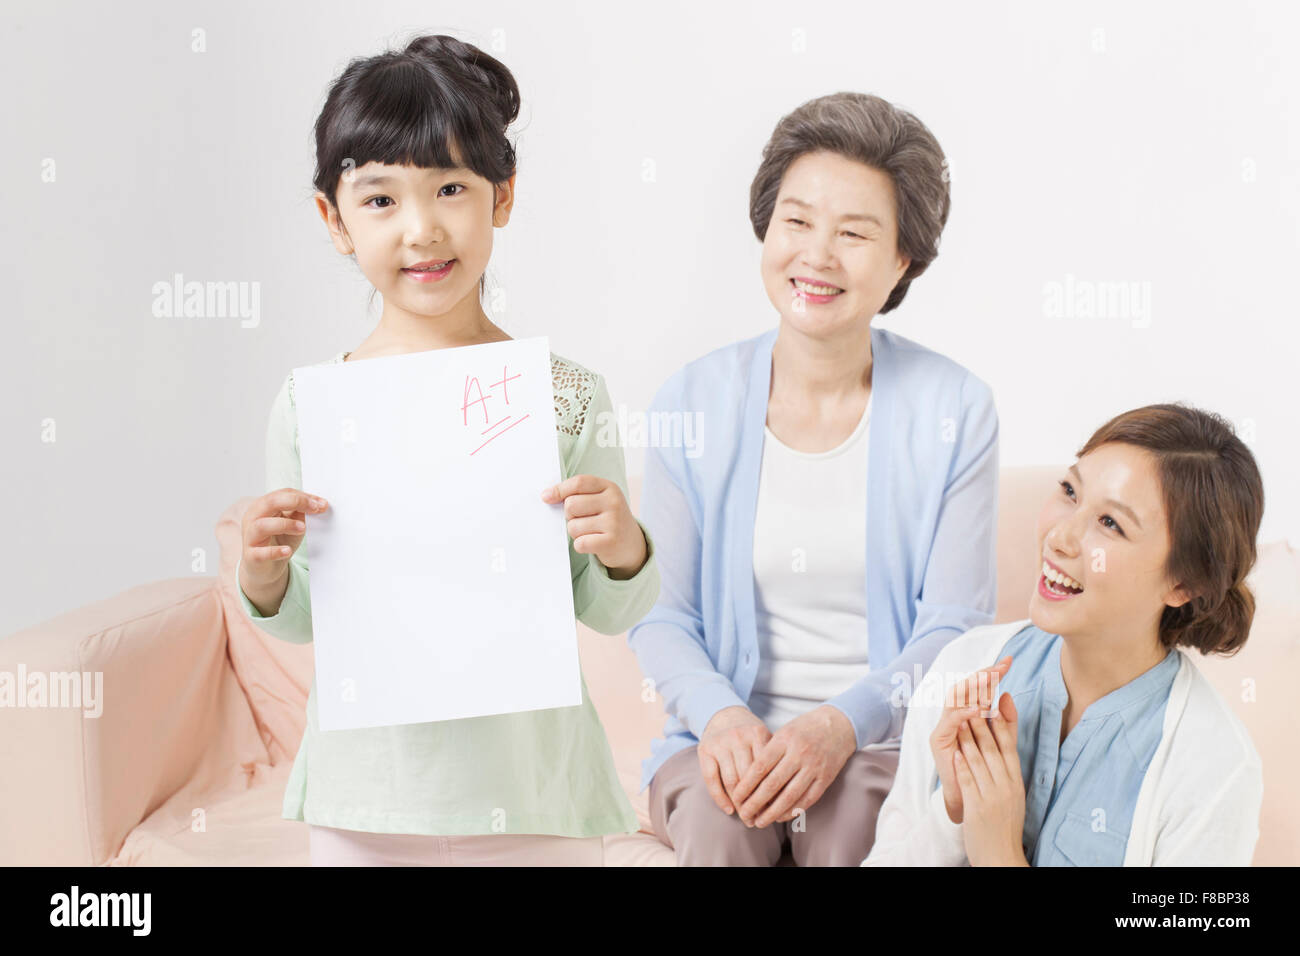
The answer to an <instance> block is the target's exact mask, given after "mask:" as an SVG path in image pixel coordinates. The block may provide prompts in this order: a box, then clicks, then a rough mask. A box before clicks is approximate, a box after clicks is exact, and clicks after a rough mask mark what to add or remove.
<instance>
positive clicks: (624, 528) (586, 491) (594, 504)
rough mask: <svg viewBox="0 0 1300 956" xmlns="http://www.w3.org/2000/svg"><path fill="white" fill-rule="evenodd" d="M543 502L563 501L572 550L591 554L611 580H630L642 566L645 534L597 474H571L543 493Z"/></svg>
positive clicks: (620, 495) (620, 497) (617, 493)
mask: <svg viewBox="0 0 1300 956" xmlns="http://www.w3.org/2000/svg"><path fill="white" fill-rule="evenodd" d="M542 500H543V501H545V502H546V503H547V504H556V503H557V502H560V501H563V502H564V517H565V518H566V519H568V531H569V537H570V538H572V539H573V550H574V551H577V552H578V553H579V554H594V555H595V556H596V558H597V560H599V561H600V563H601V564H603V565H604V566H605V569H606V570H607V571H609V576H610V577H611V578H619V579H626V578H630V577H632V576H633V575H634V574H636V573H637V572H638V571H640V570H641V566H642V565H644V564H645V562H646V553H647V552H646V543H645V535H644V534H642V533H641V526H640V525H639V524H637V521H636V518H635V517H633V516H632V509H631V508H629V507H628V506H627V500H626V499H625V498H624V497H623V491H622V489H621V488H619V486H618V485H617V484H615V483H614V482H612V481H610V480H609V479H607V478H601V477H599V476H598V475H574V476H573V477H571V478H566V479H565V480H564V481H562V482H560V483H559V484H558V485H553V486H551V487H550V488H547V489H546V490H545V491H543V492H542Z"/></svg>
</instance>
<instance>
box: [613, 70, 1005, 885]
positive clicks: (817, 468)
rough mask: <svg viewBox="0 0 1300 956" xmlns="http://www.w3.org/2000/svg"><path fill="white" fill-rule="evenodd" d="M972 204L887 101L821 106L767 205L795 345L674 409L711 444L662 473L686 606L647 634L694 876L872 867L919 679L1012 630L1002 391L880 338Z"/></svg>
mask: <svg viewBox="0 0 1300 956" xmlns="http://www.w3.org/2000/svg"><path fill="white" fill-rule="evenodd" d="M948 207H949V200H948V181H947V175H946V166H945V163H944V157H943V151H942V150H941V149H940V148H939V144H938V142H937V141H936V140H935V138H934V136H933V135H932V134H931V133H930V131H929V130H928V129H926V127H925V126H924V124H922V123H921V122H920V120H918V119H917V118H916V117H915V116H913V115H912V114H910V113H908V112H906V111H905V110H902V109H899V108H898V107H895V106H893V105H892V104H890V103H888V102H886V101H885V100H883V99H881V98H880V97H877V96H870V95H867V94H862V93H835V94H832V95H830V96H823V97H820V98H818V99H815V100H811V101H809V102H807V103H804V104H803V105H801V106H799V107H798V108H797V109H795V110H794V111H793V112H791V113H790V114H788V115H787V116H785V117H783V118H782V119H781V120H780V121H779V122H778V123H777V125H776V128H775V129H774V130H773V132H772V136H771V138H770V139H769V141H768V143H767V145H766V146H765V147H764V149H763V157H762V161H761V162H760V164H759V168H758V172H757V174H756V175H755V176H754V180H753V183H752V186H751V189H750V222H751V224H752V225H753V229H754V235H755V236H757V237H758V239H759V241H760V242H762V244H763V249H762V258H761V263H760V277H761V280H762V282H763V286H764V289H765V290H766V292H767V296H768V300H769V301H770V302H771V304H772V308H773V310H774V311H775V313H776V316H777V319H778V323H777V327H776V328H775V329H773V330H771V331H769V332H766V333H764V334H763V335H760V336H758V337H757V338H753V339H749V340H747V341H743V342H738V343H735V344H733V345H730V346H727V347H725V348H722V349H718V350H716V351H715V352H712V353H710V354H709V355H706V356H704V357H703V358H700V359H697V360H696V361H694V362H691V363H690V364H688V365H687V366H686V367H685V368H683V369H682V370H680V371H679V372H677V373H676V374H675V375H673V376H672V377H671V378H670V379H669V380H668V381H667V382H666V383H665V384H664V386H663V387H662V388H661V389H660V390H659V394H658V395H657V396H656V397H655V401H654V404H653V405H652V414H667V415H673V414H676V415H698V416H699V417H700V418H701V419H702V420H705V421H707V423H708V427H709V435H710V436H712V437H710V439H709V441H708V443H707V445H706V446H705V447H704V448H703V449H694V450H693V451H695V452H696V453H695V454H686V453H685V452H684V451H683V450H682V449H681V448H676V447H663V446H660V447H652V448H650V449H649V451H648V454H647V456H646V474H645V483H644V488H643V498H642V502H643V505H642V513H643V518H644V520H645V522H646V525H647V527H648V528H650V529H651V532H652V533H653V534H654V536H655V539H656V542H657V545H658V549H659V553H660V555H661V567H662V569H663V571H662V573H663V575H664V582H665V586H664V588H663V591H662V593H661V596H660V600H659V603H658V604H657V605H656V606H655V608H654V610H653V611H652V612H651V613H650V614H649V615H648V616H647V617H646V618H645V620H643V621H642V622H641V623H640V624H638V625H637V626H636V627H634V628H632V631H631V633H630V635H629V641H630V643H631V645H632V647H633V649H634V650H635V651H636V654H637V657H638V660H639V661H640V663H641V669H642V671H643V672H644V673H645V674H646V676H647V677H650V678H651V679H652V680H653V681H654V682H655V685H656V687H657V688H658V689H659V690H660V691H662V693H663V695H664V700H665V703H666V706H667V709H668V712H669V719H668V722H667V724H666V726H665V728H664V738H663V739H662V740H657V741H655V742H654V744H653V746H652V755H651V757H650V758H649V759H648V760H647V761H646V762H645V766H644V770H643V777H642V781H643V784H648V785H649V787H650V795H649V796H650V816H651V819H652V821H653V824H654V829H655V833H656V834H657V835H658V836H659V838H660V839H661V840H663V841H664V842H665V843H667V844H668V845H670V846H671V847H673V849H674V850H675V851H676V855H677V861H678V863H680V864H685V865H691V864H711V865H728V864H752V865H760V866H765V865H771V864H774V863H776V862H777V861H778V859H779V857H780V856H781V853H782V849H783V845H784V844H785V843H786V842H787V841H788V842H789V845H790V852H791V855H792V856H793V857H794V860H795V862H796V863H798V864H800V865H856V864H857V863H859V862H860V861H861V859H862V857H863V856H864V855H865V854H866V852H867V851H868V850H869V849H870V847H871V843H872V840H873V839H874V833H875V818H876V812H877V810H878V809H879V807H880V803H881V801H882V800H883V799H884V797H885V794H886V793H887V792H888V790H889V786H890V783H891V781H892V779H893V776H894V769H895V766H896V763H897V759H898V735H899V733H900V732H901V730H902V718H903V713H902V708H901V707H899V706H896V704H895V693H894V691H895V690H896V687H897V683H896V681H895V680H894V679H893V677H894V675H895V674H897V673H899V672H902V673H903V674H910V673H912V671H913V669H915V668H919V669H921V670H924V669H925V668H926V667H927V666H928V665H929V663H930V662H931V661H932V660H933V659H934V656H935V654H937V653H938V652H939V650H940V648H942V647H943V645H944V644H945V643H947V642H948V641H949V640H951V639H952V638H954V637H956V636H957V635H958V634H960V633H962V632H963V631H965V630H966V629H968V628H970V627H973V626H975V625H978V624H982V623H985V622H987V621H990V620H992V617H993V605H994V593H995V587H994V585H995V581H994V574H995V571H994V527H995V517H996V510H997V451H998V419H997V412H996V410H995V408H994V405H993V396H992V392H991V391H990V389H989V388H988V386H987V385H985V384H984V383H983V382H982V381H980V380H979V379H978V378H977V377H976V376H974V375H973V374H971V373H970V372H969V371H968V370H966V369H965V368H962V367H961V366H960V365H958V364H957V363H956V362H953V361H952V360H951V359H948V358H946V357H944V356H943V355H940V354H939V353H938V352H934V351H932V350H930V349H927V348H924V347H922V346H920V345H918V344H917V343H915V342H912V341H910V340H908V339H906V338H903V337H902V336H900V335H896V334H894V333H892V332H888V331H884V330H881V329H873V328H872V325H871V323H872V319H873V318H874V317H875V316H876V315H878V314H880V313H883V312H888V311H891V310H893V309H895V308H897V307H898V305H899V304H900V303H901V302H902V301H903V298H904V296H905V295H906V294H907V290H908V287H909V286H910V284H911V282H912V281H913V280H914V279H915V278H916V277H917V276H919V275H921V273H923V272H924V271H925V270H926V268H927V267H928V266H929V264H930V262H931V261H932V260H933V259H934V257H935V255H936V254H937V252H938V243H939V234H940V233H941V232H942V230H943V227H944V223H945V222H946V220H947V216H948ZM720 383H721V385H720ZM868 461H869V462H870V467H868ZM918 596H920V598H919V599H918Z"/></svg>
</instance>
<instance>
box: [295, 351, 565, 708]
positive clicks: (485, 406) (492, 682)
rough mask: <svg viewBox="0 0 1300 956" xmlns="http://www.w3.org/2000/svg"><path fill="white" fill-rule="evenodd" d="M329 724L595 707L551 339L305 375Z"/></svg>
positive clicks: (318, 633) (306, 466)
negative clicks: (582, 660) (556, 493)
mask: <svg viewBox="0 0 1300 956" xmlns="http://www.w3.org/2000/svg"><path fill="white" fill-rule="evenodd" d="M294 392H295V399H296V404H297V409H298V435H299V451H300V457H301V461H302V482H303V490H304V491H306V492H308V493H309V494H314V495H319V496H320V497H323V498H325V499H326V500H327V501H328V502H329V503H330V507H329V508H328V509H327V510H326V512H325V513H324V514H322V515H308V516H307V532H306V540H305V541H304V543H303V547H305V548H307V560H308V563H309V565H310V574H311V579H310V587H311V606H312V633H313V639H314V641H315V645H316V702H317V709H318V716H319V721H320V724H319V726H320V729H321V730H323V731H324V730H343V729H350V728H358V727H380V726H390V725H394V724H409V723H420V722H423V721H431V720H450V719H455V718H461V717H478V716H484V715H487V714H504V713H516V712H519V711H527V710H538V709H542V708H547V707H571V706H575V705H578V704H581V703H582V691H581V687H580V684H579V680H580V677H579V675H580V671H579V664H578V644H577V628H576V625H575V619H574V608H573V582H572V578H571V576H570V569H569V552H568V534H567V530H566V523H565V519H564V508H563V505H561V504H554V505H552V504H547V503H546V502H544V501H543V500H542V498H541V494H542V489H544V488H546V487H547V486H548V485H554V484H556V483H557V482H559V481H560V479H561V478H562V477H563V475H562V472H561V465H560V454H559V446H558V444H557V442H556V438H555V406H554V396H553V393H552V385H551V357H550V348H549V346H548V340H547V339H546V338H545V337H539V338H531V339H520V340H514V341H509V342H492V343H489V344H485V345H470V346H465V347H463V348H454V349H435V350H432V351H427V352H417V353H413V354H409V355H398V356H392V357H386V358H374V359H362V360H359V361H356V362H346V363H335V364H332V365H324V366H315V367H306V368H300V369H295V370H294Z"/></svg>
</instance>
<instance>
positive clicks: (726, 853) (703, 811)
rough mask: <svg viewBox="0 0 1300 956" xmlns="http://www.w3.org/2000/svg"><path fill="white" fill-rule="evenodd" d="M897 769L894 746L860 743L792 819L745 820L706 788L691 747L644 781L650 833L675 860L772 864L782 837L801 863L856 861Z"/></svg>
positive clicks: (683, 862)
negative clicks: (869, 747)
mask: <svg viewBox="0 0 1300 956" xmlns="http://www.w3.org/2000/svg"><path fill="white" fill-rule="evenodd" d="M897 770H898V750H896V749H892V750H859V751H857V752H856V753H854V754H853V756H851V757H850V758H849V759H848V761H847V762H846V763H845V764H844V767H843V768H842V769H841V770H840V774H839V776H838V777H836V778H835V781H834V782H833V783H832V784H831V785H830V786H829V787H827V788H826V792H825V793H823V794H822V796H821V799H820V800H818V801H817V802H816V803H814V804H813V805H812V806H811V807H809V808H808V809H807V811H805V813H804V817H803V820H802V823H800V824H799V826H796V825H795V824H796V820H791V821H788V822H785V823H780V822H778V823H770V824H768V825H767V826H765V827H762V828H761V829H760V828H758V827H754V828H750V827H747V826H745V824H744V822H743V821H742V820H741V819H740V818H739V817H737V816H735V815H734V814H727V813H724V812H723V811H722V810H720V809H719V808H718V805H717V804H716V803H714V802H713V797H711V796H709V789H708V786H707V785H706V784H705V782H704V775H703V773H701V772H700V758H699V753H698V748H697V747H687V748H686V749H685V750H681V751H679V752H677V753H675V754H673V755H672V756H671V757H669V758H668V759H667V760H666V761H664V763H663V765H662V766H661V767H660V768H659V770H658V771H657V772H656V773H655V775H654V777H653V778H652V779H651V781H650V821H651V823H652V824H653V825H654V831H655V836H657V837H659V839H660V840H661V841H662V842H664V843H666V844H667V845H668V846H670V847H672V848H673V852H674V853H675V854H676V856H677V865H678V866H774V865H775V864H776V862H777V861H778V860H779V859H780V858H781V852H782V850H783V849H784V847H785V844H786V842H787V841H788V842H789V844H790V855H791V856H793V857H794V861H795V863H796V864H797V865H799V866H857V865H858V864H859V863H861V862H862V861H863V860H864V859H865V858H866V856H867V854H868V853H869V852H870V851H871V844H872V843H874V842H875V839H876V817H877V816H878V815H879V814H880V805H881V804H882V803H884V802H885V797H886V796H887V795H888V794H889V789H890V787H892V786H893V783H894V774H895V773H896V772H897Z"/></svg>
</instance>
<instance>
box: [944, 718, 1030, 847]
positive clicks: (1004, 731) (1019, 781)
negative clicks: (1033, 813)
mask: <svg viewBox="0 0 1300 956" xmlns="http://www.w3.org/2000/svg"><path fill="white" fill-rule="evenodd" d="M1016 720H1017V717H1016V705H1015V703H1014V702H1013V701H1012V699H1011V695H1010V694H1003V695H1002V696H1001V698H1000V699H999V700H998V706H997V707H996V709H995V710H994V712H993V719H992V720H990V721H989V724H990V725H991V726H992V730H990V729H989V727H988V726H985V723H984V719H983V718H977V719H975V720H971V721H968V722H966V723H965V724H963V725H962V728H961V732H960V734H959V737H960V741H961V743H960V749H959V750H958V751H957V753H956V754H955V755H954V758H953V762H954V768H955V771H956V776H957V785H958V786H959V787H960V788H961V798H962V805H963V806H964V807H965V812H966V819H965V822H964V823H963V824H962V828H961V829H962V840H963V842H964V843H965V845H966V858H967V859H968V860H970V865H971V866H1028V865H1029V861H1028V860H1027V859H1026V858H1025V850H1024V831H1025V782H1024V780H1023V778H1022V777H1021V776H1020V754H1019V753H1018V752H1017V751H1016Z"/></svg>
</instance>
